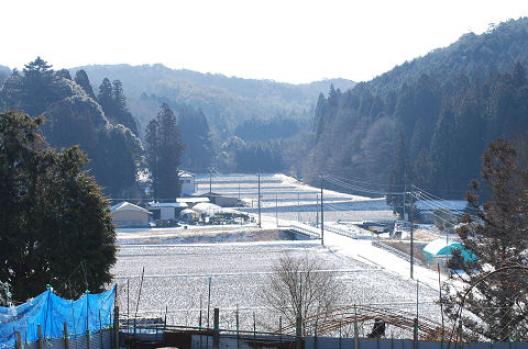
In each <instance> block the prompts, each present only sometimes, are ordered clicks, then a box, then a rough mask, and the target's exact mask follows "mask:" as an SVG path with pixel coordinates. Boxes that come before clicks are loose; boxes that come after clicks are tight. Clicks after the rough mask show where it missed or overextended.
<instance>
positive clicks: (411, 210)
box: [409, 207, 414, 279]
mask: <svg viewBox="0 0 528 349" xmlns="http://www.w3.org/2000/svg"><path fill="white" fill-rule="evenodd" d="M412 212H413V209H412V207H411V209H410V212H409V223H410V224H411V243H410V248H411V251H410V255H411V258H410V259H411V279H414V224H413V214H412Z"/></svg>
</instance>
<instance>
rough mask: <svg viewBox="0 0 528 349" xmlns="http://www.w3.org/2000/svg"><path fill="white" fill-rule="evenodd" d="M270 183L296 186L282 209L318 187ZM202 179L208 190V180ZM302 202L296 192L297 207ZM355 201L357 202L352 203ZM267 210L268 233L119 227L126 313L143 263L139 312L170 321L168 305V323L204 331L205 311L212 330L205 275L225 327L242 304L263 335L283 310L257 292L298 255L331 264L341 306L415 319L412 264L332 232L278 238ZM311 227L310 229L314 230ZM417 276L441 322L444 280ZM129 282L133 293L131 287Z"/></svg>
mask: <svg viewBox="0 0 528 349" xmlns="http://www.w3.org/2000/svg"><path fill="white" fill-rule="evenodd" d="M263 177H264V176H263ZM266 178H267V180H268V181H269V182H268V184H267V185H268V186H269V187H273V188H274V189H273V191H274V192H277V189H278V188H277V187H282V186H291V187H293V188H288V190H285V191H284V193H283V194H284V196H283V197H282V198H283V199H284V200H283V203H290V204H289V205H288V204H283V205H282V208H283V209H287V208H288V207H291V206H292V205H291V201H288V197H289V196H288V195H291V194H290V193H291V192H298V191H300V190H301V189H302V190H303V191H305V192H307V193H310V195H312V194H313V192H314V191H316V190H314V188H311V187H308V186H303V185H302V184H298V182H297V183H294V184H291V183H292V182H291V180H287V181H284V180H283V176H272V175H270V176H269V177H266ZM286 178H288V177H286ZM230 179H232V180H233V181H234V182H235V184H233V183H232V181H230ZM276 179H279V181H276ZM202 181H203V183H205V184H202ZM215 181H216V182H215ZM215 181H213V191H215V192H222V190H224V189H225V191H223V192H224V193H228V192H229V191H228V189H226V188H232V187H236V188H237V189H238V185H239V184H240V185H241V186H242V184H246V185H247V188H249V189H247V190H248V193H249V192H251V191H252V190H253V188H254V187H255V185H256V178H243V177H241V176H225V177H222V179H221V180H220V179H218V178H217V179H215ZM263 182H264V179H263ZM208 185H209V184H208V178H205V177H204V179H203V180H201V182H200V187H202V186H207V189H206V190H208ZM299 186H300V187H299ZM201 189H203V188H201ZM229 190H231V189H229ZM241 190H242V189H241ZM263 192H264V190H263ZM241 195H242V194H241ZM299 195H300V194H299ZM306 195H308V194H306ZM325 195H328V198H329V201H330V200H334V201H333V202H334V203H336V204H339V202H341V203H342V204H343V205H350V206H347V208H349V209H350V210H351V211H345V212H352V213H351V214H357V216H358V217H365V216H366V215H367V214H366V212H374V214H377V215H378V216H380V217H385V219H387V217H392V214H391V213H390V212H387V210H386V209H384V210H382V209H380V210H377V209H373V208H372V206H369V205H370V204H373V205H376V204H375V200H370V199H368V198H361V197H356V196H352V195H348V194H341V193H333V192H332V193H331V192H328V193H327V192H326V191H325ZM296 196H297V195H294V197H295V201H294V205H293V206H295V207H296V205H297V202H296V200H297V198H296ZM307 200H308V198H307ZM274 201H275V194H273V201H272V203H273V205H269V204H268V205H265V206H264V207H265V208H267V207H273V208H274V205H275V202H274ZM354 203H357V204H358V205H360V206H356V207H354V206H353V205H354ZM361 205H364V206H363V208H364V210H363V211H362V210H360V208H362V206H361ZM374 207H375V206H374ZM379 208H383V207H379ZM310 213H313V212H310ZM263 214H264V216H263V230H262V231H261V230H259V229H258V228H257V227H256V226H246V227H239V226H217V227H191V228H189V229H183V228H160V229H150V230H141V229H135V230H122V231H119V233H118V243H119V245H120V248H119V253H118V260H117V263H116V265H115V267H114V269H113V272H114V275H115V281H116V282H118V283H119V286H120V292H119V294H120V303H121V309H122V313H123V314H126V313H127V312H128V310H127V308H129V309H130V312H131V313H132V314H133V313H134V312H135V310H136V305H137V299H138V294H139V284H140V278H141V273H142V268H143V267H144V268H145V278H144V284H143V289H142V293H141V300H140V303H139V306H138V312H139V313H141V314H144V315H152V316H159V317H162V318H163V317H164V316H165V315H164V314H165V311H166V309H167V320H168V322H169V323H172V324H178V325H187V326H197V325H198V319H199V314H200V308H201V309H202V312H203V319H204V320H203V324H204V325H205V324H206V322H207V320H206V317H207V316H206V313H207V294H208V279H209V278H211V303H210V305H211V319H212V309H213V308H214V307H218V308H220V314H221V327H222V328H234V324H235V316H234V313H235V310H236V308H237V307H238V308H239V311H240V321H241V326H242V328H243V329H246V330H251V329H252V326H253V324H252V321H253V320H252V319H253V312H255V317H256V320H257V330H266V329H269V328H270V327H273V326H274V327H275V328H276V327H277V324H278V314H277V313H275V312H274V311H273V310H272V309H270V308H269V307H268V306H267V305H266V304H265V302H263V300H262V299H261V297H260V294H261V292H262V289H263V288H264V287H265V286H266V284H267V280H268V279H267V278H268V277H269V275H270V272H271V270H272V266H273V265H274V263H276V262H277V260H278V259H279V258H280V257H281V256H282V255H283V254H284V253H291V254H294V255H298V256H303V255H305V254H309V255H310V256H316V257H317V258H320V259H322V260H325V261H326V262H328V263H329V264H330V265H331V269H332V270H333V272H336V273H338V275H339V278H340V279H341V280H342V281H343V283H344V285H345V292H343V296H344V299H343V307H345V306H348V305H353V304H368V305H373V306H375V307H377V308H380V309H389V310H390V311H392V312H400V311H406V312H408V313H409V314H410V315H409V316H412V314H414V313H415V311H416V305H415V302H416V285H417V284H416V282H415V281H414V280H410V279H409V277H408V262H406V261H404V260H402V259H399V258H398V257H396V256H394V255H391V254H390V253H388V252H386V251H384V250H381V249H379V248H376V247H373V246H372V245H371V241H369V240H354V239H351V238H348V237H344V236H341V235H337V234H333V233H331V232H327V233H326V234H325V242H326V243H325V247H323V246H321V241H320V240H318V239H316V240H311V239H309V240H298V239H297V240H296V239H295V237H294V236H292V235H291V234H288V233H277V232H274V230H273V229H274V228H275V212H274V211H272V212H271V213H269V212H264V213H263ZM296 214H297V212H295V211H283V212H281V213H280V223H281V225H282V223H284V222H287V219H292V217H293V219H295V217H296ZM370 214H372V213H370ZM287 215H288V216H287ZM325 218H326V217H325ZM360 219H365V218H360ZM308 223H309V222H308ZM297 224H302V223H297ZM307 228H309V229H310V227H308V226H307ZM311 229H315V228H311ZM416 275H417V276H418V278H420V280H422V282H421V283H420V286H419V301H420V306H419V312H420V314H421V316H423V317H428V318H431V319H438V318H439V316H440V314H439V309H438V306H437V305H435V304H434V302H435V301H436V300H437V299H438V291H437V290H438V287H437V282H438V281H437V279H436V278H437V276H436V274H435V273H434V272H432V271H430V270H427V269H424V268H417V269H416ZM128 282H129V284H130V288H128V287H127V283H128ZM200 300H201V303H202V306H201V307H200ZM211 321H212V320H211ZM369 326H370V324H365V327H364V331H365V332H366V331H369V330H370V328H369ZM392 331H394V333H395V335H399V332H398V331H397V330H395V329H392V328H391V326H389V328H388V330H387V335H388V336H390V335H391V334H392V333H393V332H392Z"/></svg>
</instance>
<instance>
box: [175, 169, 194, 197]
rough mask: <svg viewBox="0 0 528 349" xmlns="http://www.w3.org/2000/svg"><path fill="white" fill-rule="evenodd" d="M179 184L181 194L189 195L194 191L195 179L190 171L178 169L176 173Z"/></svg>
mask: <svg viewBox="0 0 528 349" xmlns="http://www.w3.org/2000/svg"><path fill="white" fill-rule="evenodd" d="M178 177H179V179H180V185H181V195H183V196H191V195H193V194H194V193H195V192H196V181H195V178H194V175H193V174H192V173H189V172H186V171H180V172H179V173H178Z"/></svg>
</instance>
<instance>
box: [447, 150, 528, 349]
mask: <svg viewBox="0 0 528 349" xmlns="http://www.w3.org/2000/svg"><path fill="white" fill-rule="evenodd" d="M482 176H483V179H484V181H485V184H486V185H487V187H489V190H490V194H491V195H490V198H489V200H488V201H487V202H484V203H483V202H481V201H480V200H479V195H478V183H476V182H475V183H474V185H473V188H474V191H473V192H471V193H469V194H468V195H467V198H468V202H469V204H470V206H471V207H472V208H473V211H474V212H475V215H474V217H470V216H466V217H465V222H466V224H465V225H463V226H462V227H461V228H460V229H459V231H458V234H459V235H460V237H461V239H462V241H463V243H464V245H465V246H466V247H467V248H468V249H469V250H471V251H474V253H475V254H476V256H477V257H478V260H477V261H476V262H474V263H466V264H463V268H464V271H465V273H464V274H461V275H460V277H459V278H458V279H459V280H458V281H461V282H462V284H463V285H464V288H463V289H461V287H460V285H449V286H448V292H447V293H445V294H446V302H445V303H446V308H445V309H446V312H447V314H448V316H450V317H451V318H452V319H453V320H455V321H457V322H459V323H460V324H461V325H462V326H463V329H464V330H465V332H466V335H468V336H470V337H471V338H472V339H476V338H482V337H484V338H488V339H491V340H493V341H501V342H506V341H526V340H528V332H527V331H526V329H527V328H528V293H527V292H526V290H527V289H528V278H527V276H526V272H521V271H519V269H508V268H511V267H514V268H515V267H519V266H521V267H525V266H526V265H528V256H527V254H526V251H527V250H528V240H527V239H526V236H527V234H528V216H527V215H526V212H528V168H526V167H521V166H520V164H519V160H518V154H517V151H516V149H515V148H513V147H512V146H511V145H510V144H509V143H507V142H505V141H504V140H497V141H495V142H494V143H492V144H491V145H490V146H489V148H488V150H487V152H486V153H485V154H484V159H483V165H482ZM500 269H503V271H498V270H500ZM473 286H474V287H473ZM466 294H467V296H465V295H466ZM464 297H465V298H464ZM461 306H462V307H463V309H462V313H461V312H460V307H461Z"/></svg>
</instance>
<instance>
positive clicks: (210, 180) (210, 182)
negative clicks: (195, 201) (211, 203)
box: [209, 169, 213, 193]
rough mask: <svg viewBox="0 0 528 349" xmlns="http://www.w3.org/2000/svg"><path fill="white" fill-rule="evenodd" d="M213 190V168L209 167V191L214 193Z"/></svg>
mask: <svg viewBox="0 0 528 349" xmlns="http://www.w3.org/2000/svg"><path fill="white" fill-rule="evenodd" d="M212 192H213V178H212V173H211V169H209V193H212Z"/></svg>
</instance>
